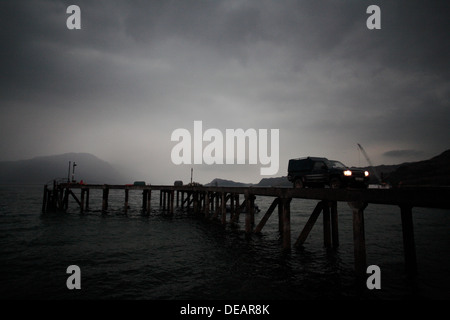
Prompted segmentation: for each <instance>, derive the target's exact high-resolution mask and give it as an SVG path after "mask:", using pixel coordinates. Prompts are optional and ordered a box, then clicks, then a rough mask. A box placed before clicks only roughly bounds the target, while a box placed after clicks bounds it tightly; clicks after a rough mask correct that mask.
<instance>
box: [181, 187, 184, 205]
mask: <svg viewBox="0 0 450 320" xmlns="http://www.w3.org/2000/svg"><path fill="white" fill-rule="evenodd" d="M183 208H184V191H181V209H183Z"/></svg>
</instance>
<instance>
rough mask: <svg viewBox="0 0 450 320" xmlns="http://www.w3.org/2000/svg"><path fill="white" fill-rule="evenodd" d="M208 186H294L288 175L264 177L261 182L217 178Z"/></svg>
mask: <svg viewBox="0 0 450 320" xmlns="http://www.w3.org/2000/svg"><path fill="white" fill-rule="evenodd" d="M205 186H207V187H285V186H289V187H291V186H292V183H291V182H289V181H288V179H287V177H276V178H263V179H261V181H260V182H259V183H256V184H254V183H243V182H235V181H233V180H225V179H219V178H216V179H214V180H212V181H211V182H209V183H207V184H205Z"/></svg>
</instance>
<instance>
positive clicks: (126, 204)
mask: <svg viewBox="0 0 450 320" xmlns="http://www.w3.org/2000/svg"><path fill="white" fill-rule="evenodd" d="M129 193H130V189H128V187H125V203H124V204H123V207H124V208H123V210H124V211H125V214H126V213H128V199H129Z"/></svg>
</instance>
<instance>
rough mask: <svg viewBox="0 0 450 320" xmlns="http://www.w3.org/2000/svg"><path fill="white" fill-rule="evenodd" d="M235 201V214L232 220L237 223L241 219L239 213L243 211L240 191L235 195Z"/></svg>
mask: <svg viewBox="0 0 450 320" xmlns="http://www.w3.org/2000/svg"><path fill="white" fill-rule="evenodd" d="M234 202H235V205H234V214H233V220H232V222H235V223H237V222H238V221H239V215H240V213H241V205H240V203H239V193H236V194H235V195H234Z"/></svg>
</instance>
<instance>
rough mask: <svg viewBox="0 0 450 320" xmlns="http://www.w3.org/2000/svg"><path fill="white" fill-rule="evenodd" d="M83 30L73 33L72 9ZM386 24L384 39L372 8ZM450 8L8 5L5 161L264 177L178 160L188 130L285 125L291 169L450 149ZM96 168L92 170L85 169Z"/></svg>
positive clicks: (430, 4) (167, 176) (411, 157)
mask: <svg viewBox="0 0 450 320" xmlns="http://www.w3.org/2000/svg"><path fill="white" fill-rule="evenodd" d="M71 4H76V5H78V6H79V7H80V9H81V30H69V29H68V28H67V27H66V20H67V19H68V18H69V16H70V14H67V13H66V9H67V7H68V6H69V5H71ZM371 4H376V5H378V6H379V7H380V9H381V29H380V30H369V29H368V28H367V26H366V20H367V18H369V16H370V14H367V13H366V9H367V7H368V6H369V5H371ZM449 14H450V10H449V3H448V1H425V0H422V1H363V0H357V1H356V0H355V1H350V0H348V1H317V0H315V1H312V0H311V1H300V0H292V1H288V0H277V1H275V0H273V1H264V0H263V1H261V0H248V1H244V0H236V1H234V0H225V1H221V0H184V1H119V0H118V1H78V0H76V1H72V0H71V1H44V0H34V1H17V0H14V1H4V0H2V1H1V2H0V40H1V42H0V43H1V44H0V45H1V52H0V54H1V60H0V64H1V73H0V112H1V117H0V150H1V153H0V160H18V159H28V158H32V157H35V156H43V155H53V154H61V153H66V152H88V153H92V154H94V155H96V156H97V157H99V158H101V159H103V160H105V161H108V162H110V163H111V164H113V165H117V166H118V167H120V168H128V169H130V170H133V171H134V173H131V171H130V172H127V173H126V174H128V175H129V176H130V180H135V179H138V178H139V179H141V180H146V181H147V182H148V183H154V184H159V183H172V182H173V181H174V180H176V179H181V180H184V181H185V182H188V180H189V178H190V168H191V167H194V180H196V181H199V182H201V183H207V182H209V181H211V180H212V179H213V178H215V177H220V178H224V179H232V180H236V181H242V182H254V183H257V182H258V181H259V180H260V179H261V178H263V177H264V176H261V175H260V167H261V166H262V165H261V164H257V165H250V166H245V165H195V166H191V165H179V166H177V165H175V164H173V163H172V161H171V150H172V148H173V147H174V146H175V145H176V142H172V141H171V134H172V132H173V131H174V130H175V129H177V128H185V129H188V130H189V131H190V132H191V133H193V125H194V120H201V121H203V127H204V129H208V128H217V129H219V130H221V131H222V132H224V133H225V129H237V128H242V129H244V130H246V129H249V128H254V129H279V133H280V140H279V144H280V154H279V161H280V169H279V172H278V174H276V175H275V176H282V175H286V170H287V161H288V159H290V158H296V157H303V156H308V155H313V156H324V157H328V158H330V159H337V160H341V161H342V162H344V163H345V164H347V165H349V166H352V165H354V166H366V165H367V162H366V160H365V158H364V157H363V155H362V154H360V153H359V152H358V149H357V143H360V144H362V146H363V147H364V148H365V150H366V152H367V153H368V154H369V156H370V158H371V160H372V162H373V163H374V164H376V165H379V164H397V163H401V162H404V161H416V160H423V159H427V158H430V157H432V156H435V155H437V154H439V153H441V152H443V151H445V150H447V149H449V148H450V143H449V141H450V139H449V138H450V125H449V120H450V55H449V38H450V34H449V30H450V27H449ZM79 165H80V166H81V165H82V164H79Z"/></svg>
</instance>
